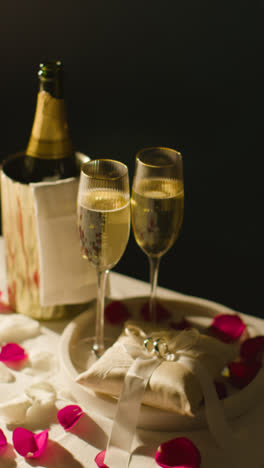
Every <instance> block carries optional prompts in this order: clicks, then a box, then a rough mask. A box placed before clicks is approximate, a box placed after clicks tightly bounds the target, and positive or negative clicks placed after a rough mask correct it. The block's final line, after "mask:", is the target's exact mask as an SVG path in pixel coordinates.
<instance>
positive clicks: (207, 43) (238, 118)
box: [0, 0, 264, 317]
mask: <svg viewBox="0 0 264 468" xmlns="http://www.w3.org/2000/svg"><path fill="white" fill-rule="evenodd" d="M0 10H1V11H0V53H1V57H0V59H1V62H0V85H1V145H0V151H1V159H3V158H4V157H5V156H6V155H7V154H10V153H13V152H15V151H18V150H21V149H24V148H25V146H26V143H27V141H28V138H29V135H30V130H31V125H32V120H33V116H34V109H35V100H36V93H37V87H38V81H37V69H38V64H39V62H40V61H42V60H44V59H51V58H56V59H58V58H59V59H62V60H63V62H64V66H65V93H66V104H67V111H68V120H69V124H70V127H71V133H72V138H73V141H74V144H75V147H76V149H77V150H79V151H83V152H85V153H86V154H88V155H90V156H91V157H96V156H99V157H102V156H105V157H110V158H113V159H119V160H121V161H123V162H125V163H126V164H127V165H128V167H129V171H130V176H131V178H132V175H133V170H134V158H135V153H136V152H137V151H138V149H140V148H142V147H145V146H152V145H162V146H169V147H172V148H175V149H178V150H179V151H181V152H182V154H183V158H184V178H185V218H184V225H183V228H182V232H181V234H180V237H179V239H178V241H177V242H176V244H175V246H174V247H173V248H172V249H171V251H170V252H169V253H167V254H166V255H165V256H164V258H163V259H162V261H161V267H160V275H159V284H160V285H162V286H164V287H168V288H171V289H174V290H177V291H180V292H183V293H188V294H191V295H196V296H201V297H205V298H209V299H213V300H215V301H218V302H221V303H223V304H225V305H227V306H230V307H233V308H234V309H236V310H239V311H241V312H245V313H249V314H254V315H258V316H261V317H263V316H264V310H263V294H262V289H263V286H262V284H263V268H262V265H263V260H264V258H263V257H264V255H263V229H262V218H263V199H264V190H263V163H262V160H263V144H262V140H263V137H262V134H263V130H262V129H263V121H264V118H263V83H264V79H263V78H264V77H263V74H262V62H263V58H264V53H263V30H264V28H263V21H264V2H263V0H261V1H255V0H250V1H245V0H240V1H232V0H229V1H226V2H225V1H222V2H212V1H204V0H201V1H199V0H184V1H181V2H180V1H176V0H159V1H158V0H151V1H149V0H134V1H125V0H122V1H115V0H93V1H91V0H75V1H66V0H65V1H63V2H62V1H56V0H53V1H50V0H46V1H45V2H44V1H41V0H40V1H39V0H38V1H36V0H23V1H21V0H20V1H18V0H8V1H7V0H6V1H3V2H1V8H0ZM115 271H119V272H121V273H125V274H127V275H130V276H134V277H136V278H139V279H143V280H148V262H147V258H146V257H145V255H144V254H143V253H142V252H141V251H140V249H139V247H137V245H136V244H135V241H134V238H133V234H132V233H131V236H130V240H129V244H128V247H127V250H126V252H125V254H124V256H123V258H122V260H121V261H120V263H119V264H118V265H117V267H116V268H115Z"/></svg>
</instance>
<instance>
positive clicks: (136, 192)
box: [131, 178, 184, 256]
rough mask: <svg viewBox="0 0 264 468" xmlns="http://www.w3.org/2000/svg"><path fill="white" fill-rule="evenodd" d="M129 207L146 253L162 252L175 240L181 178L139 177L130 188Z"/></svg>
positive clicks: (180, 210)
mask: <svg viewBox="0 0 264 468" xmlns="http://www.w3.org/2000/svg"><path fill="white" fill-rule="evenodd" d="M131 209H132V226H133V231H134V235H135V238H136V241H137V243H138V245H139V246H140V247H141V249H142V250H143V251H144V252H145V253H146V254H147V255H151V256H161V255H163V254H164V253H165V252H167V250H169V249H170V247H171V246H172V245H173V244H174V242H175V241H176V239H177V237H178V234H179V231H180V228H181V225H182V221H183V209H184V189H183V181H182V180H179V179H165V178H150V179H148V178H146V179H140V180H139V181H138V182H137V184H134V186H133V188H132V197H131Z"/></svg>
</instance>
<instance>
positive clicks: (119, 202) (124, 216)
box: [78, 189, 130, 270]
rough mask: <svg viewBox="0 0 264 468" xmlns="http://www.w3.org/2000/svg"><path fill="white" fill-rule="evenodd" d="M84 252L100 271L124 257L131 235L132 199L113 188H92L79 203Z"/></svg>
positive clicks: (81, 238) (79, 223)
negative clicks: (130, 200) (130, 202)
mask: <svg viewBox="0 0 264 468" xmlns="http://www.w3.org/2000/svg"><path fill="white" fill-rule="evenodd" d="M78 228H79V236H80V242H81V251H82V255H83V257H84V258H86V259H88V260H89V262H91V263H92V264H93V265H94V266H95V267H96V268H98V269H99V270H108V269H110V268H112V267H113V266H114V265H116V263H117V262H118V261H119V260H120V258H121V256H122V255H123V253H124V251H125V248H126V245H127V241H128V238H129V232H130V204H129V196H126V195H125V194H123V193H122V192H119V191H116V190H112V189H93V190H89V191H87V192H84V193H82V194H81V197H80V200H79V201H78Z"/></svg>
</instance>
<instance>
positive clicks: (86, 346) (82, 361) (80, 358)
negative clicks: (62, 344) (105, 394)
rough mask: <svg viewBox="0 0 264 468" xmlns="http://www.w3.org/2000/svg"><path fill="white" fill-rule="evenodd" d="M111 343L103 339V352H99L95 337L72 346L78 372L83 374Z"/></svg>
mask: <svg viewBox="0 0 264 468" xmlns="http://www.w3.org/2000/svg"><path fill="white" fill-rule="evenodd" d="M113 343H114V340H113V339H111V338H104V351H103V352H99V350H98V346H97V345H96V341H95V336H91V337H87V338H84V339H83V340H80V341H78V343H76V344H75V346H74V364H75V365H76V366H77V368H78V369H79V370H80V372H84V371H85V370H87V369H88V368H89V367H90V366H91V365H92V364H93V363H94V362H95V361H97V360H98V359H99V358H100V357H101V356H102V355H103V354H104V352H105V351H106V350H107V349H108V348H110V346H112V345H113Z"/></svg>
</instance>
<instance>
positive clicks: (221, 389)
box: [214, 381, 227, 400]
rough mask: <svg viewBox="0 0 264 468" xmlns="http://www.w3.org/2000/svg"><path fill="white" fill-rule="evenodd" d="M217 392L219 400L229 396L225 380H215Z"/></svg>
mask: <svg viewBox="0 0 264 468" xmlns="http://www.w3.org/2000/svg"><path fill="white" fill-rule="evenodd" d="M214 385H215V389H216V393H217V395H218V398H219V400H223V399H224V398H226V397H227V390H226V386H225V384H224V382H220V381H215V382H214Z"/></svg>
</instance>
